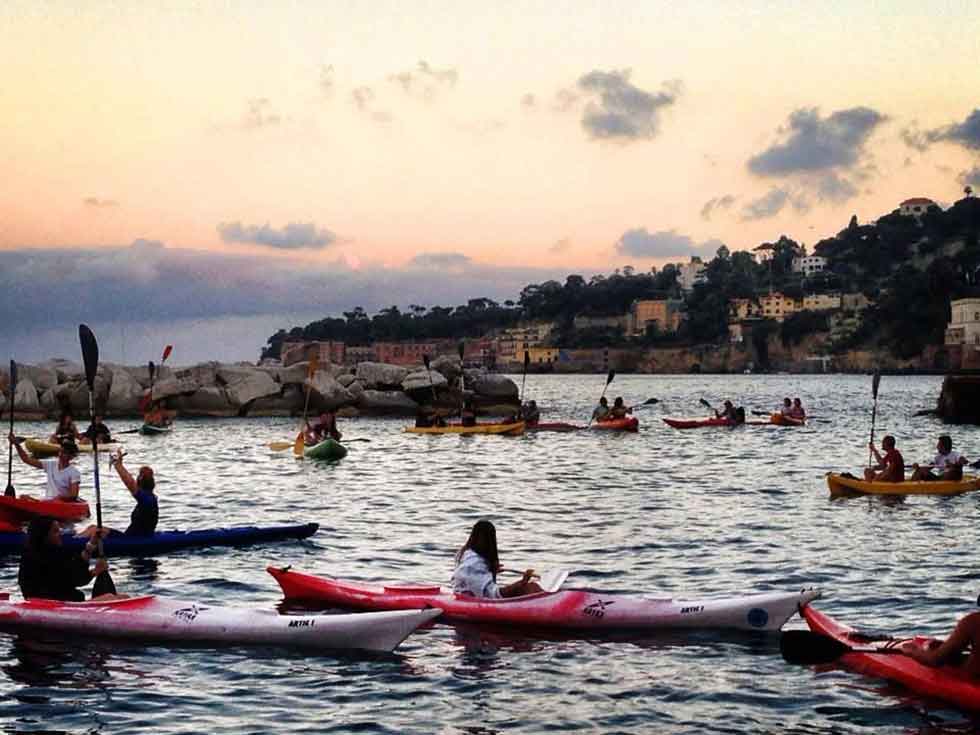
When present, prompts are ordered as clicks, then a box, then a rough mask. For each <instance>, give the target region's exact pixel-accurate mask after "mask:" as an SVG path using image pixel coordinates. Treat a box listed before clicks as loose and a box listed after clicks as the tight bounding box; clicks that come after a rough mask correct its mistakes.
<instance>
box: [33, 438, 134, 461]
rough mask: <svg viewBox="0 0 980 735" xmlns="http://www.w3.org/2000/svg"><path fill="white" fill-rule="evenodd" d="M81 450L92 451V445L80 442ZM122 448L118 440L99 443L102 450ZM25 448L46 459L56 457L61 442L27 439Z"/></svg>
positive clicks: (113, 450)
mask: <svg viewBox="0 0 980 735" xmlns="http://www.w3.org/2000/svg"><path fill="white" fill-rule="evenodd" d="M77 446H78V451H79V452H87V453H89V454H91V453H92V445H91V444H84V443H81V442H79V443H78V444H77ZM121 448H122V444H119V443H118V442H108V443H107V444H102V443H100V444H99V451H100V452H115V451H117V450H119V449H121ZM24 449H26V450H27V451H28V452H30V453H31V454H33V455H34V456H35V457H37V458H38V459H44V458H45V457H56V456H58V452H59V451H61V445H60V444H54V443H52V442H46V441H41V440H40V439H25V440H24Z"/></svg>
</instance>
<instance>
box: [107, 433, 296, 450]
mask: <svg viewBox="0 0 980 735" xmlns="http://www.w3.org/2000/svg"><path fill="white" fill-rule="evenodd" d="M120 433H121V432H120ZM295 444H296V442H285V441H283V442H269V445H268V446H269V449H271V450H272V451H273V452H282V451H285V450H287V449H290V448H291V447H293V446H295Z"/></svg>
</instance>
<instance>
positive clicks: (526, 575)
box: [522, 569, 535, 582]
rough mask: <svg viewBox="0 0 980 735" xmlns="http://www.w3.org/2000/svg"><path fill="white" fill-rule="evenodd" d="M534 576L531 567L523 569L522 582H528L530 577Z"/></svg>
mask: <svg viewBox="0 0 980 735" xmlns="http://www.w3.org/2000/svg"><path fill="white" fill-rule="evenodd" d="M534 576H535V575H534V570H533V569H525V570H524V577H523V579H522V581H524V582H530V581H531V579H532V578H533V577H534Z"/></svg>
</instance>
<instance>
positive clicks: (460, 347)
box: [456, 341, 466, 362]
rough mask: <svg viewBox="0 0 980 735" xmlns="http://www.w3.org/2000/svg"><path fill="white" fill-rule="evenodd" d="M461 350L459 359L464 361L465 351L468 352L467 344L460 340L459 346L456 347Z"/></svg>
mask: <svg viewBox="0 0 980 735" xmlns="http://www.w3.org/2000/svg"><path fill="white" fill-rule="evenodd" d="M456 349H457V350H458V351H459V361H460V362H462V361H463V353H464V352H466V345H465V344H464V343H463V342H462V341H460V343H459V346H458V347H457V348H456Z"/></svg>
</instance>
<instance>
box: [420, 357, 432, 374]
mask: <svg viewBox="0 0 980 735" xmlns="http://www.w3.org/2000/svg"><path fill="white" fill-rule="evenodd" d="M422 363H423V364H424V365H425V369H426V370H428V369H429V356H428V355H422ZM430 377H431V376H430Z"/></svg>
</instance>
